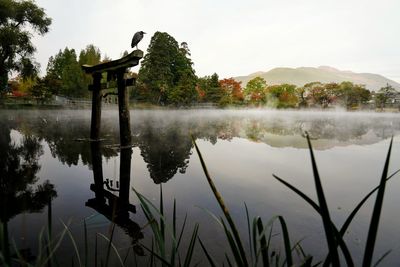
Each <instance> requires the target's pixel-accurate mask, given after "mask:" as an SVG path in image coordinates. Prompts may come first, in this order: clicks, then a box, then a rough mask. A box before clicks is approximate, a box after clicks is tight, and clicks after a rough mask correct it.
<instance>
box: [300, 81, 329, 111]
mask: <svg viewBox="0 0 400 267" xmlns="http://www.w3.org/2000/svg"><path fill="white" fill-rule="evenodd" d="M304 87H305V88H306V90H307V100H308V101H309V102H310V104H311V105H312V106H317V107H322V108H327V107H328V106H329V104H331V103H332V102H333V101H334V99H335V96H334V95H333V93H332V91H331V90H329V89H328V88H327V87H326V86H325V85H324V84H322V83H320V82H312V83H308V84H305V85H304Z"/></svg>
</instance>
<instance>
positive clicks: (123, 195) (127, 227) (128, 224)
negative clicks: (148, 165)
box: [86, 142, 143, 255]
mask: <svg viewBox="0 0 400 267" xmlns="http://www.w3.org/2000/svg"><path fill="white" fill-rule="evenodd" d="M91 154H92V164H93V178H94V184H91V185H90V190H92V191H93V192H94V193H95V197H94V198H92V199H89V200H88V201H87V202H86V206H88V207H90V208H92V209H94V210H96V211H97V212H98V213H100V214H102V215H104V216H105V217H106V218H107V219H109V220H110V221H111V222H113V223H115V224H116V225H118V226H119V227H121V228H122V229H124V231H125V232H126V233H127V234H128V235H129V236H130V237H131V239H132V242H131V243H132V248H133V249H134V251H135V252H136V253H137V254H138V255H143V249H142V247H141V246H140V245H139V244H138V241H139V240H140V239H142V238H143V233H142V232H141V228H140V226H139V225H138V224H137V223H135V222H134V221H132V220H131V219H130V216H129V212H132V213H136V207H135V206H134V205H132V204H130V203H129V192H130V178H131V177H130V175H131V158H132V148H131V147H121V154H120V178H119V188H117V189H111V188H110V185H109V184H108V180H107V181H104V179H103V166H102V154H101V147H100V142H91ZM104 187H106V188H107V189H108V190H107V189H106V188H104ZM110 189H111V191H117V192H119V196H116V195H114V194H113V193H111V192H110V191H109V190H110Z"/></svg>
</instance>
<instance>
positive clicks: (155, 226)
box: [132, 188, 165, 257]
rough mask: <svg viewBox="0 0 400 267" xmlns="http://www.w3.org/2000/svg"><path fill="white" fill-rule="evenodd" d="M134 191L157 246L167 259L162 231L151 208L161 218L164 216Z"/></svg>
mask: <svg viewBox="0 0 400 267" xmlns="http://www.w3.org/2000/svg"><path fill="white" fill-rule="evenodd" d="M132 189H133V191H134V192H135V193H136V195H137V197H138V199H139V201H140V206H141V207H142V210H143V213H144V215H145V216H146V218H147V220H148V221H149V223H150V226H151V229H152V232H153V234H154V237H155V241H156V245H157V247H158V249H159V251H160V253H161V256H162V257H165V246H164V240H163V238H162V234H161V229H160V227H159V225H158V223H157V221H156V219H155V217H154V215H153V213H152V210H151V209H150V207H152V208H153V210H154V211H156V212H157V213H158V215H159V216H160V217H162V215H161V213H160V212H159V211H158V210H157V208H156V207H154V205H153V204H152V203H151V202H150V201H149V200H148V199H147V198H145V197H144V196H143V195H141V194H140V193H139V192H137V191H136V190H135V189H134V188H132Z"/></svg>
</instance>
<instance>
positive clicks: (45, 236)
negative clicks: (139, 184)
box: [0, 135, 400, 266]
mask: <svg viewBox="0 0 400 267" xmlns="http://www.w3.org/2000/svg"><path fill="white" fill-rule="evenodd" d="M306 138H307V142H308V145H309V151H310V157H311V164H312V169H313V174H314V182H315V186H316V192H317V197H318V201H314V200H312V199H311V198H310V197H308V196H307V195H305V194H304V193H303V192H301V190H299V189H298V188H296V187H295V186H293V185H291V184H289V183H287V182H286V181H284V180H283V179H281V178H280V177H278V176H276V175H274V177H275V179H277V181H279V182H281V183H282V184H283V185H285V186H286V187H288V188H289V189H291V190H292V191H293V192H294V193H296V194H297V195H299V196H300V197H301V198H302V199H303V200H304V201H305V202H306V203H308V204H309V205H310V206H311V207H312V208H313V209H314V210H315V211H316V212H317V213H318V214H319V215H320V217H321V220H322V223H323V227H324V230H325V237H326V238H325V242H326V243H327V247H328V251H329V252H328V254H327V256H326V258H325V259H322V261H321V260H319V259H317V260H316V259H314V258H313V257H312V255H310V254H308V253H307V252H305V251H304V250H303V248H302V247H301V241H297V242H295V243H293V240H291V239H290V234H289V229H288V227H287V225H286V222H285V220H284V218H283V217H282V216H276V217H273V218H271V219H270V220H269V221H268V222H264V221H263V220H262V219H261V218H260V217H254V218H250V216H249V212H248V209H247V206H246V205H245V208H246V209H245V211H246V216H245V217H246V218H247V226H248V229H247V230H248V231H247V236H246V237H244V236H241V234H240V233H239V231H238V228H237V226H236V222H235V221H234V220H233V219H232V217H231V214H230V211H229V208H228V206H227V204H226V203H225V202H224V199H223V197H222V196H221V194H220V193H219V191H218V189H217V188H216V186H215V184H214V182H213V179H212V178H211V175H210V173H209V172H208V170H207V166H206V163H205V161H204V159H203V156H202V154H201V152H200V149H199V147H198V146H197V144H196V142H195V141H194V139H193V144H194V146H195V149H196V152H197V154H198V156H199V159H200V162H201V166H202V168H203V171H204V174H205V176H206V179H207V181H208V183H209V186H210V189H211V190H212V192H213V194H214V196H215V198H216V200H217V203H218V205H219V206H220V208H221V210H222V217H217V216H216V215H214V214H211V213H210V212H208V211H205V212H207V213H209V214H210V216H211V217H210V218H213V220H215V221H217V222H218V224H219V225H220V226H221V230H222V231H223V232H224V233H225V236H226V239H227V244H228V250H227V251H225V260H224V262H223V263H221V262H217V261H216V260H215V259H214V256H215V255H213V250H212V248H210V247H208V246H206V245H205V244H204V243H203V242H202V239H201V236H200V235H199V233H198V230H199V227H202V226H201V225H200V226H199V225H198V224H194V227H193V229H191V230H190V232H189V233H187V232H186V224H187V217H185V219H184V221H183V223H182V226H181V227H180V228H179V227H178V226H177V220H176V218H177V216H176V203H175V201H174V205H173V212H172V220H171V221H169V220H168V218H167V217H168V216H167V214H165V213H164V204H163V194H162V187H161V186H160V205H159V207H158V208H157V207H156V206H155V205H154V204H153V203H152V202H151V201H149V200H148V199H147V198H145V197H144V196H143V195H141V194H140V193H138V192H136V191H135V193H136V195H137V196H138V199H139V201H140V205H141V208H142V210H143V213H144V215H145V217H146V218H147V221H148V223H147V225H146V226H143V227H150V228H151V231H152V237H151V239H152V242H151V246H149V247H148V246H146V245H144V244H140V246H141V250H142V252H145V253H146V254H147V255H148V257H147V266H195V265H198V264H199V262H195V260H194V259H193V255H194V253H199V252H202V253H203V255H204V260H205V261H207V265H209V266H220V265H221V264H224V265H227V266H330V265H331V266H340V265H341V264H342V265H347V266H355V263H354V257H355V256H356V255H352V254H351V252H350V251H349V249H348V248H347V246H346V242H345V240H344V235H345V233H346V230H347V229H348V227H349V226H350V224H351V222H352V220H353V219H354V218H355V216H356V214H357V212H358V211H359V210H360V208H361V207H362V206H363V205H364V203H365V202H366V201H367V200H368V199H369V198H370V197H371V196H372V195H373V194H374V193H375V192H377V196H376V200H375V205H374V208H373V211H372V216H371V223H370V227H369V231H368V235H367V238H366V240H367V241H366V244H365V251H364V255H363V266H375V265H377V264H379V263H380V262H382V261H383V260H384V258H385V257H386V256H387V255H388V254H389V253H390V251H388V252H387V253H385V254H383V255H380V256H379V257H375V261H374V265H373V264H372V263H373V259H374V257H373V256H374V248H375V240H376V237H377V232H378V226H379V221H380V213H381V210H382V205H383V197H384V193H385V187H386V182H387V181H388V180H389V179H391V178H392V177H393V176H394V175H396V174H397V173H398V172H399V171H400V170H398V171H396V172H394V173H393V174H391V175H388V168H389V161H390V155H391V149H392V141H391V142H390V146H389V149H388V152H387V156H386V161H385V164H384V168H383V172H382V176H381V178H380V182H379V185H378V186H377V187H375V188H374V189H373V190H371V191H370V192H369V193H368V194H367V195H366V196H365V197H364V198H363V199H362V200H361V201H360V202H359V203H358V204H357V205H356V206H355V208H354V210H353V211H352V212H351V213H350V214H349V216H348V218H347V219H346V220H345V223H344V224H343V225H342V226H341V227H340V228H338V227H337V226H336V225H335V224H334V223H333V222H332V220H331V217H330V213H329V209H328V204H327V202H326V199H325V195H324V191H323V188H322V183H321V178H320V176H319V172H318V169H317V164H316V160H315V157H314V153H313V149H312V146H311V142H310V138H309V137H308V135H306ZM133 190H134V189H133ZM44 201H45V199H43V201H41V202H43V203H44ZM48 204H49V205H48V215H49V216H48V227H47V229H46V230H45V231H44V232H41V233H40V234H39V235H38V238H39V252H38V253H39V254H38V255H37V257H36V259H34V258H31V259H30V260H29V259H28V258H27V255H26V254H24V251H23V250H19V249H18V248H17V247H16V246H15V243H13V241H11V242H10V240H9V239H8V235H4V233H7V231H5V230H6V228H7V224H2V225H1V229H0V230H1V233H2V234H1V235H0V241H1V254H0V262H1V263H2V264H3V265H4V266H14V265H17V264H20V265H28V266H58V262H61V261H62V260H64V259H62V258H60V256H59V255H58V254H57V249H58V248H59V247H60V246H61V243H62V242H63V241H64V240H65V239H69V240H70V242H71V243H72V247H73V249H74V250H75V258H76V259H75V260H74V259H72V263H71V266H72V265H78V266H98V265H99V266H100V265H101V266H108V265H109V264H111V258H112V257H115V259H116V261H117V262H118V265H121V266H125V264H126V260H127V257H133V258H135V257H137V255H136V254H132V253H131V254H129V250H128V252H127V253H126V255H122V254H121V253H122V252H121V251H120V250H119V249H118V248H117V247H116V246H115V245H114V242H113V236H114V230H115V224H112V227H111V231H110V234H109V236H105V235H103V234H101V233H98V234H97V235H96V245H95V248H94V249H91V251H94V253H95V256H94V259H95V260H94V261H95V262H89V258H91V257H89V255H88V251H89V250H88V240H87V228H86V222H84V230H85V231H84V234H85V236H84V240H85V248H84V252H83V254H81V253H80V252H79V248H78V247H77V244H76V241H75V239H74V237H73V235H72V233H71V231H70V228H69V226H68V223H63V225H64V230H63V231H62V232H61V233H59V234H58V235H55V234H54V233H52V211H51V198H50V199H49V202H48ZM41 207H43V205H42V206H41ZM276 223H279V225H280V228H281V231H280V232H281V233H280V235H279V236H280V237H281V238H282V240H283V241H282V242H283V245H284V246H283V250H282V251H280V250H279V249H276V247H277V246H275V245H274V244H273V242H276V237H273V236H274V235H275V234H273V227H274V224H276ZM188 234H189V235H188ZM184 237H187V238H189V240H190V242H189V244H188V245H187V247H185V248H183V247H182V242H181V241H182V239H183V238H184ZM97 238H99V242H100V240H103V241H105V242H107V244H108V245H107V250H106V252H105V253H100V252H99V251H98V249H97ZM245 240H246V241H245ZM13 244H14V245H13ZM10 248H13V249H12V252H11V251H10ZM133 249H134V250H135V251H136V253H138V251H139V252H140V250H138V248H133ZM339 249H340V251H341V252H339ZM142 254H144V253H142ZM129 255H130V256H129ZM357 257H358V255H357ZM204 260H203V261H204ZM133 262H136V258H135V259H134V260H133ZM202 264H204V262H203V263H202ZM64 265H65V262H64ZM138 266H143V264H139V265H138Z"/></svg>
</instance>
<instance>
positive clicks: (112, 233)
mask: <svg viewBox="0 0 400 267" xmlns="http://www.w3.org/2000/svg"><path fill="white" fill-rule="evenodd" d="M114 231H115V223H113V226H112V230H111V235H110V239H108V244H107V254H106V267H107V266H108V261H109V259H110V253H111V245H112V240H113V237H114ZM99 234H100V233H99Z"/></svg>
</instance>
